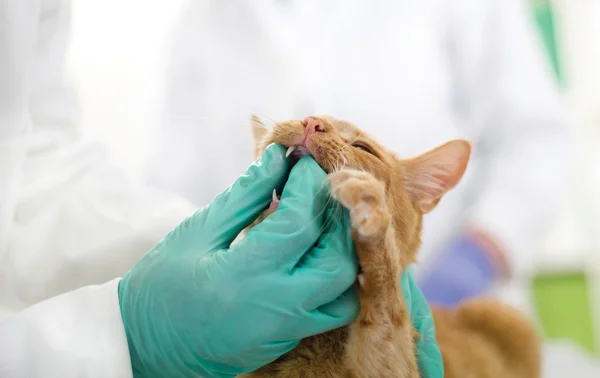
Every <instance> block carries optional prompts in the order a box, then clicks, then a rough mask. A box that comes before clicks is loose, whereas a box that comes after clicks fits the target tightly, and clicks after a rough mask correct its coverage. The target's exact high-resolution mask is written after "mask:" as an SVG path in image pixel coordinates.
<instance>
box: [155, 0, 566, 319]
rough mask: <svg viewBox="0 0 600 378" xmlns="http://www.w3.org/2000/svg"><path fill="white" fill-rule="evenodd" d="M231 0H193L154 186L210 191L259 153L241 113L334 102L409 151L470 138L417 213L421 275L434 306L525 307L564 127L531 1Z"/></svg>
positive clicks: (276, 112) (283, 115) (309, 111)
mask: <svg viewBox="0 0 600 378" xmlns="http://www.w3.org/2000/svg"><path fill="white" fill-rule="evenodd" d="M233 4H234V2H232V1H211V0H209V1H206V0H205V1H195V2H193V3H191V5H190V7H189V8H188V9H187V10H186V12H185V17H184V19H183V20H182V22H180V23H179V24H178V25H179V29H178V30H179V32H178V34H176V38H175V42H174V48H173V51H174V52H173V54H172V55H173V59H172V60H171V71H170V79H169V81H168V82H167V86H168V93H167V94H168V95H167V104H166V111H167V114H166V116H165V120H164V123H163V124H164V132H162V133H160V135H159V136H158V137H157V140H159V143H158V144H157V145H156V149H157V150H156V154H155V156H156V159H155V161H152V164H151V165H150V167H151V170H152V171H151V173H150V174H149V180H150V182H152V183H153V184H155V185H158V186H161V187H164V188H167V189H169V190H172V191H176V192H179V193H181V194H183V195H185V196H186V197H187V198H189V199H191V200H192V201H194V202H196V203H199V204H203V203H207V202H208V201H209V199H210V198H212V196H213V195H214V194H216V193H218V191H219V190H220V188H221V187H223V185H225V184H226V183H228V182H230V181H231V180H232V179H233V178H234V177H236V175H237V174H238V172H239V171H240V169H242V168H243V167H244V166H245V164H247V162H248V161H249V160H250V157H251V156H252V147H253V146H252V144H251V143H250V141H251V140H252V136H251V135H250V128H249V127H247V126H245V125H246V123H245V122H247V121H246V120H247V119H248V114H250V113H258V114H261V115H264V116H267V117H269V118H271V119H274V120H285V119H293V118H297V119H302V118H303V117H305V116H306V115H315V114H317V115H318V114H330V115H332V116H334V117H336V118H342V119H347V120H349V121H351V122H353V123H355V124H356V125H357V126H358V127H360V128H361V129H363V130H366V131H367V132H370V133H371V134H373V135H374V136H375V138H376V139H378V140H379V141H380V142H382V143H383V144H384V145H386V146H387V147H389V148H390V149H391V150H392V151H394V152H396V153H398V154H399V155H400V156H406V157H409V156H412V155H415V154H417V153H420V152H422V151H425V150H428V149H430V148H432V147H434V146H437V145H439V144H441V143H444V142H446V141H448V140H451V139H454V138H466V139H469V140H471V141H472V142H473V143H474V154H473V156H472V160H471V163H470V166H469V169H468V170H467V173H466V176H465V178H464V179H463V181H462V182H461V184H460V185H459V186H458V187H457V188H455V189H454V190H453V191H451V192H450V193H449V194H448V196H447V197H445V198H444V200H442V202H441V203H440V204H439V205H438V208H437V209H436V210H435V211H434V212H432V213H431V214H429V215H427V217H426V218H425V225H424V234H423V247H422V249H421V252H420V255H419V264H418V265H417V269H419V270H417V271H416V273H418V278H419V282H420V284H421V285H422V288H423V291H424V293H425V295H426V297H427V298H428V299H429V300H430V301H431V302H432V303H435V304H439V305H444V306H453V305H455V304H457V303H458V302H459V301H460V300H462V299H464V298H468V297H472V296H477V295H481V294H483V293H493V294H496V295H499V296H501V297H504V299H506V300H508V301H510V302H511V303H513V304H515V305H517V306H523V307H527V304H528V300H527V290H526V289H527V287H528V282H529V281H528V278H529V277H530V273H531V270H532V269H533V268H534V266H533V265H534V253H535V252H536V249H537V247H538V246H539V245H540V242H541V241H542V240H541V239H542V237H543V236H544V235H545V234H546V232H547V229H548V226H550V223H549V222H550V221H551V220H552V219H553V218H552V215H553V214H554V211H555V209H556V206H555V205H556V203H557V202H558V201H557V199H558V198H560V195H561V192H562V190H563V188H565V182H566V176H565V174H566V170H567V158H568V153H567V151H568V149H569V132H570V131H569V125H568V122H567V120H566V117H565V114H564V111H563V106H562V104H561V102H560V99H559V95H558V91H557V90H556V88H555V86H554V84H553V82H552V75H551V70H550V68H549V67H548V66H547V65H546V59H545V57H544V56H543V54H542V50H541V48H540V46H541V42H540V41H539V40H538V38H537V35H536V34H535V31H534V29H533V26H534V25H533V23H532V22H531V21H530V20H529V11H528V9H527V7H528V5H529V4H528V1H525V0H502V1H497V0H460V1H441V0H434V1H418V0H403V1H370V0H351V1H346V0H344V1H341V0H340V1H327V2H323V1H319V0H306V1H305V0H302V1H300V0H287V1H275V0H271V1H260V2H256V1H248V0H246V1H242V2H237V1H236V2H235V6H234V5H233ZM198 99H207V101H203V102H202V103H199V102H198ZM198 120H210V122H199V121H198ZM175 141H177V143H175ZM204 154H209V155H212V156H217V155H218V156H219V157H220V158H219V164H218V166H216V165H214V164H213V163H212V161H210V160H205V159H202V158H201V155H204ZM184 157H185V158H184ZM188 157H192V158H188ZM180 161H185V162H186V163H185V164H184V165H178V166H177V167H178V169H172V168H171V167H173V164H174V162H180ZM203 177H212V178H214V180H212V182H211V183H209V184H207V183H206V181H205V180H203V179H202V178H203ZM513 294H517V295H516V296H513ZM525 309H526V308H525Z"/></svg>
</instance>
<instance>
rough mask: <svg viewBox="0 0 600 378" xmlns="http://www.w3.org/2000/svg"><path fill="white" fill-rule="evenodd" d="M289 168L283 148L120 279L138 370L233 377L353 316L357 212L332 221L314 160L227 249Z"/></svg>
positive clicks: (139, 373) (298, 169)
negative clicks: (352, 226)
mask: <svg viewBox="0 0 600 378" xmlns="http://www.w3.org/2000/svg"><path fill="white" fill-rule="evenodd" d="M288 171H289V162H288V159H286V158H285V149H284V148H283V147H281V146H279V145H272V146H270V147H269V148H268V149H267V150H266V151H265V153H264V155H263V157H262V159H260V160H258V161H257V163H255V164H254V165H252V166H251V167H250V168H249V169H248V171H247V172H246V174H245V175H244V176H242V177H240V178H239V179H238V180H237V181H236V182H235V183H234V184H233V185H232V186H231V187H230V188H228V189H227V190H226V191H225V192H223V193H221V194H220V195H218V196H217V197H216V198H215V199H214V200H213V201H212V203H211V204H210V205H209V206H207V207H205V208H203V209H201V210H199V211H198V212H196V213H195V214H194V215H193V216H191V217H190V218H188V219H186V220H185V221H184V222H183V223H181V224H180V225H179V226H178V227H177V228H175V229H174V230H173V231H172V232H170V233H169V234H168V235H167V236H166V237H165V239H164V240H163V241H161V242H160V244H158V245H157V246H156V247H155V248H153V249H152V250H151V251H149V252H148V253H147V254H146V255H145V256H143V257H142V259H140V261H139V262H138V263H136V265H135V266H134V267H133V268H132V269H131V270H130V271H129V272H128V273H127V274H126V275H125V277H124V278H123V279H122V281H121V282H120V284H119V301H120V306H121V313H122V318H123V322H124V325H125V331H126V334H127V340H128V343H129V349H130V354H131V363H132V368H133V372H134V376H135V377H198V376H200V377H233V376H236V375H238V374H242V373H246V372H250V371H252V370H255V369H257V368H259V367H261V366H263V365H265V364H267V363H269V362H271V361H273V360H275V359H276V358H277V357H279V356H280V355H282V354H284V353H286V352H288V351H290V350H291V349H293V348H294V347H296V346H297V344H298V342H299V340H300V339H302V338H305V337H308V336H311V335H314V334H317V333H322V332H325V331H328V330H331V329H333V328H337V327H341V326H344V325H346V324H349V323H350V322H351V321H352V320H353V319H354V317H355V316H356V313H357V311H358V301H357V298H356V295H355V294H354V292H353V291H348V290H347V289H348V288H349V287H350V286H352V284H353V283H354V281H355V280H356V274H357V262H356V257H355V254H354V251H353V247H352V240H351V236H350V231H349V227H348V224H347V223H348V221H349V220H348V219H349V218H348V217H346V218H343V217H342V218H341V219H342V221H338V222H332V219H331V218H332V217H333V216H334V215H335V214H336V212H337V216H338V217H339V216H340V214H341V212H339V210H337V208H336V207H335V206H333V204H328V199H329V196H328V191H327V187H325V186H323V183H324V180H325V172H323V171H322V170H321V169H320V167H319V166H318V165H317V164H316V163H315V161H314V160H312V159H310V158H308V159H302V160H301V161H299V162H298V163H297V164H296V166H295V167H294V168H293V169H292V171H291V172H290V173H289V179H288V182H287V185H286V186H285V189H284V190H283V193H282V196H281V201H280V204H279V208H278V210H277V211H276V212H275V213H274V214H272V215H270V216H269V217H267V218H266V219H265V220H264V221H263V222H262V223H260V224H259V225H257V226H255V227H254V228H253V229H251V230H250V231H249V232H248V233H247V235H246V237H245V238H244V239H243V240H242V241H240V242H239V243H238V244H236V245H235V246H233V247H231V248H229V247H230V243H231V242H232V241H233V240H234V238H235V237H236V235H237V234H238V233H239V232H240V231H241V230H242V229H243V228H244V227H246V226H247V225H248V224H250V223H251V222H252V221H253V220H254V218H256V216H258V215H259V213H260V212H261V211H262V210H264V209H265V208H266V207H267V206H268V205H269V202H270V201H271V195H272V191H273V189H274V188H278V189H279V190H278V192H280V193H281V187H282V186H283V184H284V182H285V180H286V178H287V176H288ZM326 205H327V206H326ZM326 212H328V214H326ZM326 219H329V221H326ZM344 219H346V220H345V221H344ZM315 243H316V246H315ZM313 246H315V247H314V248H313ZM346 291H348V293H346V295H342V294H344V293H345V292H346Z"/></svg>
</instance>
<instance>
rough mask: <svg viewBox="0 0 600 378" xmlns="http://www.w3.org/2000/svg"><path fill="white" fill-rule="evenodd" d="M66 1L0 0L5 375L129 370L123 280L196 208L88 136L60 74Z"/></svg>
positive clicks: (0, 331) (0, 297) (0, 291)
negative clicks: (148, 182)
mask: <svg viewBox="0 0 600 378" xmlns="http://www.w3.org/2000/svg"><path fill="white" fill-rule="evenodd" d="M69 5H70V4H69V2H68V1H62V0H0V377H3V378H13V377H14V378H22V377H62V378H71V377H72V378H75V377H99V378H100V377H101V378H105V377H130V376H131V367H130V363H129V351H128V348H127V340H126V338H125V334H124V329H123V324H122V320H121V316H120V309H119V302H118V293H117V285H118V281H119V279H118V277H120V276H122V275H123V274H124V273H125V272H126V271H127V270H128V269H129V268H130V267H131V266H132V265H133V264H134V262H135V261H136V260H137V259H138V258H139V257H141V256H142V255H143V254H144V253H145V252H146V251H147V250H149V249H150V248H151V247H153V246H154V245H155V244H156V243H157V242H158V241H160V239H161V238H162V237H163V236H164V235H166V233H167V232H168V231H169V230H170V229H171V228H173V227H174V226H175V225H177V224H178V223H179V222H180V221H181V220H183V219H184V218H185V217H186V216H188V215H189V214H191V213H192V212H193V211H194V207H193V206H192V205H191V204H190V203H189V202H188V201H185V200H183V199H182V198H180V197H176V196H174V195H168V194H165V193H162V192H160V191H157V190H149V189H147V188H144V187H142V186H141V185H139V184H137V183H135V182H134V181H131V180H130V179H129V178H128V177H126V176H125V175H124V174H123V173H122V172H121V171H120V170H119V169H118V167H117V166H115V165H113V164H112V163H111V162H110V161H109V160H108V159H107V157H106V155H105V153H104V152H103V151H102V149H101V148H100V146H98V145H95V144H93V143H91V142H89V141H87V140H86V139H85V138H84V137H83V135H82V133H81V131H80V130H79V127H78V120H77V118H78V117H77V106H76V104H75V101H74V100H75V99H74V97H73V94H72V91H71V88H70V87H69V85H68V81H67V80H66V78H65V76H64V68H65V64H64V60H65V51H66V47H67V41H68V38H67V34H68V33H67V32H68V30H69V27H70V25H69V10H70V7H69ZM94 284H99V286H87V287H85V286H86V285H94ZM80 287H83V288H81V289H78V290H75V289H77V288H80ZM71 290H75V291H71ZM61 293H65V294H62V295H60V296H58V297H54V298H51V299H48V300H47V301H43V300H45V299H47V298H50V297H53V296H55V295H58V294H61ZM40 301H43V302H41V303H38V302H40ZM36 303H38V304H36ZM34 304H35V305H34ZM31 305H34V306H33V307H29V308H27V309H26V310H24V311H22V312H16V311H19V310H22V309H24V308H26V307H28V306H31ZM15 312H16V313H15ZM8 314H12V315H8ZM3 316H4V317H3Z"/></svg>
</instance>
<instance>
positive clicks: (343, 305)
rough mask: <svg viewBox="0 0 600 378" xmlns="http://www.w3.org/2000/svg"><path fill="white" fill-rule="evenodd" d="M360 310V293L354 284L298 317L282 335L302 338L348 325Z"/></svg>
mask: <svg viewBox="0 0 600 378" xmlns="http://www.w3.org/2000/svg"><path fill="white" fill-rule="evenodd" d="M358 310H359V303H358V294H357V293H356V290H355V288H354V285H352V286H351V287H350V288H349V289H348V290H346V291H345V292H344V293H343V294H342V295H340V296H339V297H337V298H336V299H335V300H333V301H331V302H330V303H327V304H326V305H324V306H321V307H320V308H318V309H315V310H312V311H308V312H306V313H305V314H304V316H301V317H300V318H298V319H296V324H295V325H294V326H289V327H286V332H284V333H283V334H282V335H281V336H282V337H283V338H284V339H286V340H288V339H289V340H300V339H304V338H306V337H310V336H314V335H317V334H321V333H324V332H328V331H331V330H333V329H337V328H340V327H344V326H347V325H349V324H350V323H352V321H353V320H354V319H355V318H356V315H357V314H358Z"/></svg>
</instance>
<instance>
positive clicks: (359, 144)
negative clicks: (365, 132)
mask: <svg viewBox="0 0 600 378" xmlns="http://www.w3.org/2000/svg"><path fill="white" fill-rule="evenodd" d="M352 147H356V148H358V149H361V150H363V151H365V152H366V153H369V154H371V155H373V151H371V149H370V148H369V146H367V145H366V144H364V143H362V142H354V143H352Z"/></svg>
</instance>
